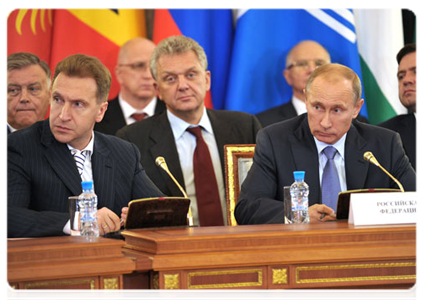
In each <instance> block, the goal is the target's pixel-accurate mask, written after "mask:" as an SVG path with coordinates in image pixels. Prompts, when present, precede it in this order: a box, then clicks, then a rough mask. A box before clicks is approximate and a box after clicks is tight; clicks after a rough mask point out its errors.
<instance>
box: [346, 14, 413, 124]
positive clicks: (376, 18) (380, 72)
mask: <svg viewBox="0 0 423 300" xmlns="http://www.w3.org/2000/svg"><path fill="white" fill-rule="evenodd" d="M354 16H355V27H356V32H357V39H358V50H359V53H360V60H361V69H362V70H361V71H362V78H363V82H362V84H363V86H364V90H365V93H366V103H367V112H368V115H369V121H370V123H372V124H378V123H380V122H383V121H385V120H387V119H389V118H391V117H394V116H396V115H398V114H403V113H406V112H407V110H406V109H405V108H404V107H403V106H402V104H401V102H400V100H399V98H398V81H397V70H398V63H397V61H396V55H397V53H398V51H399V50H400V49H401V48H402V47H403V46H404V36H403V25H402V15H401V9H355V10H354Z"/></svg>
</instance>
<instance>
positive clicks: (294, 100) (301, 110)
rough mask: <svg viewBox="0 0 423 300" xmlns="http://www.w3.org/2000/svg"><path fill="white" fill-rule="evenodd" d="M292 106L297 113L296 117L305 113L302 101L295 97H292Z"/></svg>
mask: <svg viewBox="0 0 423 300" xmlns="http://www.w3.org/2000/svg"><path fill="white" fill-rule="evenodd" d="M292 105H293V106H294V108H295V111H296V112H297V115H302V114H303V113H306V112H307V107H306V104H305V102H304V101H301V100H300V99H298V98H297V97H295V96H292Z"/></svg>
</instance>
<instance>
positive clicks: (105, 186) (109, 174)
mask: <svg viewBox="0 0 423 300" xmlns="http://www.w3.org/2000/svg"><path fill="white" fill-rule="evenodd" d="M115 165H116V161H115V160H114V159H113V158H112V156H111V155H110V150H109V148H108V147H107V144H106V142H105V140H104V139H103V138H102V137H101V136H99V134H96V135H95V136H94V151H93V153H92V155H91V167H92V171H93V179H94V189H95V187H96V186H99V187H101V188H98V189H95V192H96V194H97V196H98V199H99V204H100V205H101V206H106V207H110V208H112V207H113V206H114V194H115V173H114V172H115Z"/></svg>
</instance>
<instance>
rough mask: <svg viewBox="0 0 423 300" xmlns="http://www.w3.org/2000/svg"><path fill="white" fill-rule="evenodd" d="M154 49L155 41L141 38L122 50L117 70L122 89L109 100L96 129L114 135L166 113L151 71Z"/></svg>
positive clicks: (127, 44)
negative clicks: (145, 119) (128, 126)
mask: <svg viewBox="0 0 423 300" xmlns="http://www.w3.org/2000/svg"><path fill="white" fill-rule="evenodd" d="M155 47H156V46H155V44H154V43H153V42H152V41H150V40H148V39H145V38H141V37H137V38H133V39H131V40H129V41H127V42H126V43H125V44H124V45H123V46H122V47H121V49H120V51H119V55H118V60H117V65H116V68H115V73H116V77H117V80H118V82H119V84H120V88H121V90H120V93H119V95H118V96H117V97H116V98H115V99H113V100H110V101H109V107H108V109H107V111H106V114H105V115H104V118H103V121H101V122H100V123H97V124H96V126H95V128H94V129H95V130H97V131H100V132H102V133H106V134H112V135H114V134H116V132H117V131H118V130H119V129H120V128H122V127H124V126H126V125H129V124H132V123H134V122H136V121H139V120H141V119H144V118H148V117H151V116H152V115H154V114H158V113H160V112H162V111H164V110H166V105H165V104H164V103H163V102H162V101H160V100H159V99H157V97H156V93H155V89H154V79H153V77H152V76H151V72H150V57H151V54H152V53H153V50H154V48H155Z"/></svg>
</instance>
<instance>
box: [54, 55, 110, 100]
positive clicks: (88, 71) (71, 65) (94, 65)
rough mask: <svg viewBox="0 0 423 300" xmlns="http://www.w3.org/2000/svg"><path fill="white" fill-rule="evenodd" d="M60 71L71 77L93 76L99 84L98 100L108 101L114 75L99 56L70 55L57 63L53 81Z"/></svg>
mask: <svg viewBox="0 0 423 300" xmlns="http://www.w3.org/2000/svg"><path fill="white" fill-rule="evenodd" d="M60 73H63V74H65V75H66V76H69V77H81V78H93V79H94V80H95V82H96V84H97V93H96V96H97V101H98V102H99V103H101V102H106V101H107V98H108V96H109V91H110V85H111V82H112V76H111V74H110V71H109V70H108V69H107V68H106V67H105V66H104V65H103V64H102V63H101V61H100V60H99V59H98V58H96V57H94V56H89V55H85V54H74V55H70V56H68V57H66V58H65V59H63V60H62V61H60V62H59V63H58V64H57V66H56V69H55V70H54V76H53V82H54V80H55V79H56V77H57V76H58V75H59V74H60Z"/></svg>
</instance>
